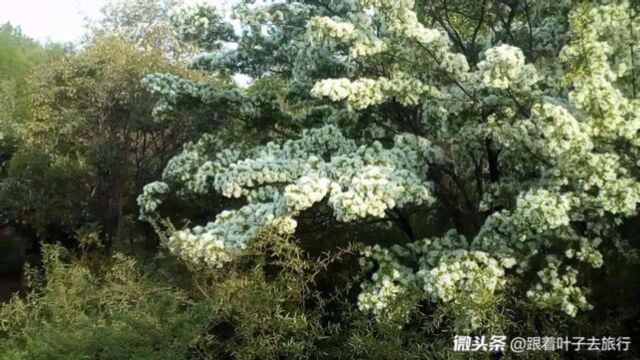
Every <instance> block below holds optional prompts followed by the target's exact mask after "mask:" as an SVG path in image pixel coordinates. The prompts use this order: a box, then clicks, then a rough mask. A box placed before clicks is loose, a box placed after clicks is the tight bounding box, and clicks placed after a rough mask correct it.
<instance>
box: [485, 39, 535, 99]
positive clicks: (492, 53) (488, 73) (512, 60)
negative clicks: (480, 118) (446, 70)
mask: <svg viewBox="0 0 640 360" xmlns="http://www.w3.org/2000/svg"><path fill="white" fill-rule="evenodd" d="M484 57H485V59H484V60H483V61H481V62H480V63H479V64H478V69H479V70H480V73H481V76H482V82H483V83H484V84H485V85H486V86H488V87H492V88H496V89H506V88H509V87H515V88H528V87H530V86H531V85H533V84H535V82H536V81H537V73H536V69H535V68H534V67H533V65H531V64H527V65H525V58H524V54H523V53H522V50H520V49H519V48H517V47H515V46H511V45H506V44H504V45H499V46H496V47H492V48H491V49H488V50H487V51H486V52H485V53H484Z"/></svg>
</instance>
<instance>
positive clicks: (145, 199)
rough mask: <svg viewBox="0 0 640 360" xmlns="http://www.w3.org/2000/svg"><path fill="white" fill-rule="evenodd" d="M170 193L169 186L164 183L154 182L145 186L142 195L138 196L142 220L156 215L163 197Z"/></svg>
mask: <svg viewBox="0 0 640 360" xmlns="http://www.w3.org/2000/svg"><path fill="white" fill-rule="evenodd" d="M168 192H169V185H167V184H166V183H164V182H162V181H154V182H152V183H149V184H147V185H145V186H144V188H143V189H142V194H141V195H140V196H138V205H139V206H140V218H141V219H144V218H145V217H146V216H147V215H149V214H152V213H154V212H155V211H156V210H157V209H158V206H160V204H161V203H162V196H163V195H165V194H167V193H168Z"/></svg>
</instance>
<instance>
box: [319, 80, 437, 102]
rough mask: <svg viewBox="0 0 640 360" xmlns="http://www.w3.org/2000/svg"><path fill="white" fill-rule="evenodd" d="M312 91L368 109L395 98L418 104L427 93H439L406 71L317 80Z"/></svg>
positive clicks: (430, 94) (435, 94) (433, 95)
mask: <svg viewBox="0 0 640 360" xmlns="http://www.w3.org/2000/svg"><path fill="white" fill-rule="evenodd" d="M311 95H313V96H316V97H323V96H324V97H328V98H329V99H331V100H332V101H342V100H346V101H347V104H348V105H349V107H350V108H352V109H355V110H361V109H366V108H368V107H370V106H374V105H379V104H381V103H383V102H384V101H386V100H388V99H390V98H395V99H396V100H397V101H398V102H399V103H401V104H403V105H416V104H418V103H419V101H420V100H421V99H422V98H423V97H424V96H425V95H429V96H431V97H437V96H438V95H439V92H438V91H437V90H436V89H433V88H431V87H430V86H428V85H426V84H423V83H422V82H421V81H420V80H418V79H415V78H412V77H410V76H408V75H406V74H404V73H398V74H396V76H395V77H393V78H391V79H387V78H384V77H381V78H378V79H358V80H355V81H350V80H349V79H327V80H322V81H320V82H318V83H316V84H315V86H314V87H313V89H312V90H311Z"/></svg>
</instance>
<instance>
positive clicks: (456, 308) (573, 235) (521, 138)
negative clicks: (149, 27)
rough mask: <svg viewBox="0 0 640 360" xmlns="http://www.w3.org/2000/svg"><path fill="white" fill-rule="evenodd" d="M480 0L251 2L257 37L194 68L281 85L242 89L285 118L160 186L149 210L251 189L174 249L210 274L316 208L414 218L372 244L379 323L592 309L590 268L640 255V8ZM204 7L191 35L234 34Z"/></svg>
mask: <svg viewBox="0 0 640 360" xmlns="http://www.w3.org/2000/svg"><path fill="white" fill-rule="evenodd" d="M476 3H477V4H476ZM473 4H474V5H470V2H469V1H462V0H455V1H413V0H394V1H390V0H357V1H355V0H354V1H347V0H345V1H322V0H321V1H291V2H287V4H279V3H276V4H271V5H264V6H258V7H246V6H245V7H240V8H238V9H237V13H238V14H240V18H241V20H242V21H243V22H244V24H245V27H244V28H245V29H246V30H245V33H244V34H243V36H242V37H241V38H240V39H239V40H238V43H237V45H238V46H236V47H235V48H233V50H223V51H221V50H217V49H219V47H215V46H211V47H210V48H211V49H213V52H212V53H210V54H206V55H204V56H201V57H198V58H197V59H196V60H195V61H194V65H195V66H200V67H205V68H208V69H209V70H212V71H221V70H224V69H226V70H227V71H243V72H245V73H249V74H251V75H252V76H253V77H254V78H255V79H258V81H261V80H262V81H267V80H269V81H275V80H274V79H276V80H278V81H280V82H281V83H282V84H284V85H283V86H282V88H281V90H280V91H276V92H275V95H273V94H274V93H273V92H272V93H271V94H272V95H273V96H271V97H269V98H268V99H269V100H270V101H259V99H260V97H259V96H257V95H256V94H262V93H261V92H259V91H255V92H252V89H251V88H250V89H248V90H247V91H240V90H233V91H232V93H233V96H234V97H233V99H234V101H235V102H234V103H236V104H243V105H242V106H241V110H238V112H237V113H236V115H235V118H237V119H239V120H240V121H245V123H246V124H249V126H248V127H246V128H245V129H250V128H251V126H250V125H251V124H253V123H255V121H259V120H260V119H261V116H263V113H264V111H265V109H277V114H279V115H280V116H281V117H282V121H281V122H280V121H275V122H274V123H273V124H272V126H271V128H270V129H269V131H268V132H267V133H268V134H269V136H270V137H271V139H272V141H270V142H268V143H266V144H264V145H259V146H251V145H250V144H248V143H247V142H231V143H229V142H228V141H225V142H222V141H221V140H220V138H219V137H218V136H216V135H206V136H204V137H203V138H202V139H201V140H200V141H199V142H197V143H191V144H187V145H186V146H185V147H184V150H183V152H182V153H180V154H178V155H177V156H176V157H175V158H173V159H172V160H171V161H170V162H169V164H168V166H167V167H166V169H165V172H164V175H163V178H162V180H161V181H158V182H154V183H151V184H149V185H147V186H146V187H145V189H144V193H143V194H142V195H141V196H140V197H139V204H140V207H141V210H142V216H143V217H144V218H147V219H155V218H157V216H158V214H159V213H158V211H159V209H160V207H161V204H162V202H163V200H164V199H165V198H166V197H167V196H169V195H170V194H175V195H177V196H178V197H189V196H194V195H195V196H210V195H211V194H214V193H215V194H219V195H222V196H223V197H225V198H229V199H238V200H239V201H238V200H235V201H234V202H231V201H230V202H229V203H230V204H231V203H233V204H239V205H238V206H233V207H228V208H227V209H225V210H223V211H221V212H220V213H218V214H217V215H216V216H215V218H214V219H213V220H212V221H210V222H208V223H207V224H206V225H203V226H200V225H199V226H195V227H190V228H183V229H179V230H176V231H173V232H172V233H171V234H170V236H169V239H168V245H169V247H170V249H171V250H172V251H173V252H175V253H176V254H177V255H179V256H181V257H182V258H184V259H186V260H189V261H193V262H198V263H204V264H208V265H210V266H212V267H221V266H224V264H225V263H227V262H229V261H232V260H233V259H234V258H235V257H237V256H238V255H241V254H242V253H243V250H244V249H246V247H247V246H248V244H250V243H251V241H252V240H253V239H255V238H256V237H257V236H259V234H260V233H261V231H263V230H265V229H273V230H276V231H278V232H281V233H289V234H295V232H296V228H297V226H298V219H299V217H300V216H301V214H302V213H303V212H309V211H318V212H319V211H322V210H323V209H324V210H326V209H328V210H330V211H331V213H332V214H333V217H334V219H335V220H336V221H338V222H344V223H360V224H363V223H365V222H366V221H369V220H375V221H371V223H373V224H374V225H373V224H371V225H366V226H380V225H381V224H383V225H386V226H397V227H398V228H399V229H401V230H402V231H403V233H404V234H405V235H406V239H400V240H398V241H397V244H396V245H393V246H391V247H386V246H381V245H380V244H372V246H370V247H368V248H367V249H366V250H365V251H364V252H363V254H362V256H363V264H364V265H365V266H368V267H370V268H371V273H372V276H371V278H370V280H368V281H366V282H365V283H363V284H362V289H361V293H360V296H359V299H358V302H359V307H360V308H361V309H362V310H364V311H369V312H371V313H372V314H374V315H375V316H376V317H377V318H378V319H381V320H383V319H386V320H389V319H392V320H400V321H404V320H407V319H408V317H409V315H411V314H412V313H414V312H415V311H418V306H417V304H418V302H420V301H429V302H431V303H433V304H440V305H442V306H443V307H447V308H448V309H450V310H451V314H452V318H453V321H454V326H456V327H457V328H458V329H475V328H478V327H481V326H483V325H485V321H486V320H487V317H486V313H487V311H490V310H491V309H493V308H494V307H495V306H496V304H497V302H498V300H499V297H500V295H501V294H502V293H503V291H505V289H506V288H507V287H510V288H514V289H517V292H518V294H519V296H520V297H521V298H522V299H525V301H526V302H527V303H529V304H530V305H532V306H535V307H538V308H541V309H548V310H558V311H560V312H563V313H565V314H566V315H568V316H575V315H576V314H577V313H578V311H586V310H589V309H590V308H591V307H592V306H591V305H590V302H589V299H588V298H587V295H588V292H589V289H588V286H587V285H588V281H587V280H588V279H587V278H586V274H587V273H588V271H592V270H589V269H599V268H602V267H603V265H606V264H607V260H608V259H613V258H615V259H622V260H623V261H629V262H634V261H636V260H637V253H636V250H635V249H634V248H633V247H632V245H631V244H630V243H629V241H628V240H629V238H628V236H626V235H625V233H624V232H623V231H622V230H621V229H622V228H623V227H624V225H625V224H627V223H629V222H631V221H633V219H634V218H635V217H636V216H637V210H638V209H637V204H638V202H640V183H639V182H638V175H639V172H638V171H639V170H640V168H639V166H640V162H638V160H637V159H638V155H639V150H640V134H639V133H638V130H639V129H640V117H639V115H638V114H640V102H639V100H638V98H637V91H638V90H637V89H636V86H638V81H637V79H636V62H638V61H639V60H640V59H638V51H637V49H636V44H637V43H638V35H637V34H638V31H639V30H638V26H639V25H640V20H638V17H637V16H636V15H637V9H635V8H634V7H633V6H631V5H629V3H628V2H626V1H616V2H608V3H607V4H601V3H599V2H596V1H593V2H584V3H580V4H577V5H576V4H575V3H573V2H571V1H546V0H544V1H535V2H534V1H526V0H524V1H478V2H474V3H473ZM285 5H286V6H285ZM204 13H205V12H203V9H202V8H199V9H198V11H196V12H194V13H193V14H195V15H196V18H195V19H194V18H193V17H189V16H187V14H183V16H182V17H181V19H182V21H183V25H184V28H183V30H188V31H187V32H188V33H189V34H190V35H191V37H192V39H193V38H197V37H198V36H200V38H205V39H208V40H209V41H215V40H216V37H215V36H212V35H211V34H210V33H209V32H207V29H213V31H214V32H215V31H216V29H218V28H219V26H213V27H211V28H208V27H207V26H206V24H207V22H205V21H202V20H198V17H202V16H203V14H204ZM189 23H191V24H194V25H193V26H194V27H193V28H189V27H188V26H186V25H185V24H189ZM203 24H204V25H203ZM265 54H268V55H271V56H270V57H268V56H265ZM267 57H268V59H267ZM229 59H233V61H229ZM145 81H146V84H147V86H148V87H150V88H151V89H152V90H153V91H155V92H156V94H157V95H158V96H159V99H160V100H159V103H158V107H157V108H156V113H155V114H156V116H157V117H158V118H159V119H160V121H161V118H162V116H161V115H162V114H163V113H166V112H171V111H174V110H175V109H177V108H180V107H181V106H185V104H191V105H190V106H193V104H194V101H195V103H197V104H199V105H205V106H211V105H215V106H219V105H220V104H221V103H222V104H224V103H225V102H229V101H230V100H228V99H227V96H228V94H229V90H228V89H219V88H216V87H214V86H211V85H208V84H207V83H202V82H200V83H195V82H190V81H186V80H182V79H179V78H177V77H174V76H170V75H166V74H165V75H163V74H153V75H149V76H148V77H147V78H146V80H145ZM263 99H264V98H263ZM271 114H272V113H271ZM296 133H297V134H300V133H301V134H300V135H296ZM416 209H420V210H421V211H426V212H432V213H439V214H444V215H441V216H446V217H447V218H448V219H449V221H448V223H449V225H450V229H449V230H448V231H446V232H444V233H442V234H439V235H438V236H429V237H427V238H422V237H421V236H419V234H418V232H417V231H416V229H415V228H416V220H415V219H414V220H413V221H411V216H410V214H411V213H414V212H415V211H416ZM418 221H419V220H418ZM422 221H423V222H426V221H427V220H426V219H423V220H422ZM370 245H371V244H370Z"/></svg>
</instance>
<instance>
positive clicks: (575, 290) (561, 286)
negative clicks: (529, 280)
mask: <svg viewBox="0 0 640 360" xmlns="http://www.w3.org/2000/svg"><path fill="white" fill-rule="evenodd" d="M538 277H539V278H540V282H539V283H538V284H536V285H535V286H534V287H533V288H532V289H530V290H529V291H527V297H528V298H529V299H530V300H531V301H533V302H534V303H537V304H538V305H540V306H543V307H549V308H555V307H557V306H559V307H560V308H561V309H562V311H564V312H565V313H566V314H567V315H569V316H575V315H576V313H577V312H578V310H589V309H591V308H592V306H591V305H589V303H587V298H586V297H585V296H584V292H583V290H582V289H581V288H580V287H578V286H576V284H577V282H578V280H577V277H578V272H577V271H576V270H575V269H573V268H572V267H570V266H565V267H564V268H562V263H561V262H560V260H558V259H557V258H555V257H554V256H551V255H550V256H548V257H547V266H546V267H545V268H544V269H542V270H540V271H538Z"/></svg>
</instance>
